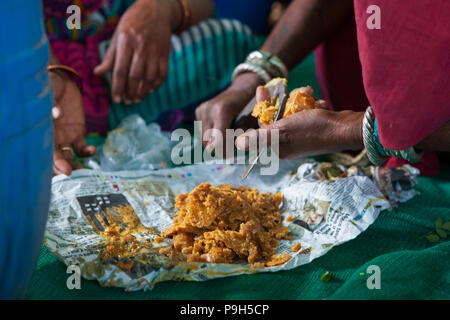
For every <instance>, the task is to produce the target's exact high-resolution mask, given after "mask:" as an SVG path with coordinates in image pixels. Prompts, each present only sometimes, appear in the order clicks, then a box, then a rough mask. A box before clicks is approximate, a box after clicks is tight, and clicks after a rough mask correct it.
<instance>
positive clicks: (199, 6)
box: [162, 0, 214, 30]
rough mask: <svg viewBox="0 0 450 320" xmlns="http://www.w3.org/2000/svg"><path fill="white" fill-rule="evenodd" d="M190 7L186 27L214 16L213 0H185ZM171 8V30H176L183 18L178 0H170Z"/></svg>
mask: <svg viewBox="0 0 450 320" xmlns="http://www.w3.org/2000/svg"><path fill="white" fill-rule="evenodd" d="M162 1H168V0H162ZM187 4H188V6H189V8H190V12H191V17H190V20H189V24H188V25H187V26H186V27H191V26H193V25H196V24H197V23H199V22H201V21H203V20H206V19H208V18H212V17H213V16H214V1H213V0H187ZM171 8H172V27H173V29H172V30H176V28H178V27H179V26H180V24H181V23H182V20H183V15H184V12H183V10H182V7H181V6H180V3H179V1H177V0H171Z"/></svg>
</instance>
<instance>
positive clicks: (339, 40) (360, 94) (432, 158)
mask: <svg viewBox="0 0 450 320" xmlns="http://www.w3.org/2000/svg"><path fill="white" fill-rule="evenodd" d="M370 4H373V3H372V2H370ZM367 6H368V5H367ZM367 6H366V7H365V10H366V9H367ZM364 12H365V11H364ZM368 16H369V15H368V14H366V17H368ZM381 19H383V10H382V9H381ZM360 21H362V20H360ZM363 22H364V27H365V23H366V20H364V21H363ZM381 27H382V28H383V20H382V21H381ZM377 31H380V30H377ZM370 50H373V51H374V50H375V48H371V49H370ZM315 56H316V75H317V79H318V82H319V85H320V90H321V95H322V98H324V99H326V100H327V101H328V102H329V103H330V104H331V106H332V108H333V109H334V110H336V111H340V110H353V111H364V110H365V109H366V107H367V106H368V105H372V106H374V104H373V102H372V104H371V103H369V100H368V99H367V96H366V93H365V89H364V83H363V77H362V74H363V71H362V70H363V68H362V66H361V62H360V60H359V52H358V41H357V36H356V23H355V19H354V18H353V17H352V18H351V19H349V21H348V22H346V23H345V24H344V25H343V26H342V27H341V28H339V29H338V30H336V32H335V33H334V34H333V36H332V37H331V38H330V39H329V40H327V42H325V43H322V44H321V45H320V46H319V47H317V49H316V50H315ZM447 60H448V57H447ZM365 67H366V66H365V65H364V68H365ZM446 70H449V68H448V67H447V69H446ZM405 72H406V71H405ZM366 73H367V72H366ZM406 73H407V72H406ZM447 73H448V72H447ZM407 74H408V73H407ZM444 79H445V77H444ZM447 79H448V76H447ZM391 80H392V79H391ZM377 81H378V80H377ZM441 81H443V80H441ZM384 82H385V80H383V81H381V83H380V86H381V85H383V84H384ZM442 83H443V85H444V86H445V85H446V84H447V83H448V80H445V81H443V82H442ZM415 85H416V90H417V88H419V89H420V88H422V87H423V86H422V85H419V86H418V87H417V84H415ZM407 87H408V86H407ZM377 88H380V87H377ZM412 89H414V88H412ZM381 90H385V91H386V89H382V88H381ZM441 90H442V92H441V93H440V94H441V95H442V96H445V93H446V92H447V91H445V88H444V89H441ZM385 91H384V92H385ZM412 91H414V90H412ZM418 92H420V91H418ZM372 93H373V92H372ZM379 94H380V95H381V96H383V91H382V92H380V93H379ZM392 94H395V92H394V93H392ZM447 95H448V93H447ZM402 97H403V96H402ZM394 98H395V97H392V99H394ZM447 101H448V99H447ZM449 105H450V104H449V103H448V102H447V108H448V106H449ZM444 106H445V104H444ZM400 107H401V105H398V108H400ZM374 108H376V106H374ZM430 108H431V107H430ZM411 110H413V108H412V107H409V108H408V109H407V111H405V114H407V116H408V118H409V117H412V118H414V117H415V116H414V114H412V113H411ZM377 117H378V119H380V114H379V112H377ZM448 118H449V117H448V116H447V117H446V118H445V119H448ZM406 120H407V119H406ZM443 122H445V120H443ZM422 125H423V124H422ZM433 130H434V129H432V130H431V131H433ZM399 132H400V131H398V132H396V130H394V132H393V133H391V135H392V136H390V137H389V138H388V139H391V138H392V139H393V141H395V140H396V139H397V138H398V136H399ZM404 132H405V131H404ZM405 133H406V134H408V133H407V132H405ZM383 145H385V144H384V143H383ZM405 163H407V162H406V161H405V160H403V159H399V158H390V159H389V160H388V161H387V162H386V164H385V166H387V167H399V166H402V165H403V164H405ZM412 165H413V166H414V167H416V168H418V169H419V170H420V172H421V174H422V175H426V176H433V175H437V174H438V173H439V159H438V157H437V154H436V153H435V152H432V151H428V152H425V154H424V156H423V158H422V161H420V162H419V163H417V164H412Z"/></svg>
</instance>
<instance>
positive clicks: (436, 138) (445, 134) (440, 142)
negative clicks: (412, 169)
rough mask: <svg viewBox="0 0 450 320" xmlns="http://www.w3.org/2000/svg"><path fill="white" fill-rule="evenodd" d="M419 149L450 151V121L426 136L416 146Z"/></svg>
mask: <svg viewBox="0 0 450 320" xmlns="http://www.w3.org/2000/svg"><path fill="white" fill-rule="evenodd" d="M415 148H416V149H419V150H433V151H442V152H450V121H447V122H446V123H445V124H444V125H443V126H442V127H440V128H439V129H437V130H436V131H434V132H432V133H431V134H430V135H429V136H427V137H425V138H424V139H423V140H422V141H421V142H419V143H418V144H417V145H416V146H415Z"/></svg>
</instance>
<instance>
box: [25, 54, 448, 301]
mask: <svg viewBox="0 0 450 320" xmlns="http://www.w3.org/2000/svg"><path fill="white" fill-rule="evenodd" d="M307 79H309V81H308V80H307ZM303 85H312V86H313V87H314V88H315V89H316V90H318V86H317V82H316V81H315V76H314V59H313V57H312V56H310V57H308V58H307V59H306V60H305V61H304V62H303V63H302V64H301V65H300V66H299V67H297V68H296V69H295V70H294V72H293V73H292V74H291V79H290V87H291V88H293V87H297V86H303ZM318 93H319V92H318V91H316V95H317V96H318V95H319V94H318ZM94 140H95V139H94ZM91 142H92V143H95V144H97V145H98V144H99V143H100V142H101V141H100V140H98V139H97V140H96V141H91ZM416 189H417V190H419V191H420V192H421V194H420V195H419V196H416V197H415V198H414V199H412V200H410V201H409V202H407V203H404V204H402V205H401V206H400V207H399V208H398V210H396V211H384V212H382V213H381V214H380V216H379V218H378V219H377V220H376V221H375V223H374V224H373V225H371V226H370V227H369V228H368V229H367V230H366V231H365V232H364V233H363V234H361V235H360V236H359V237H357V238H356V239H354V240H352V241H349V242H347V243H345V244H343V245H341V246H338V247H335V248H333V249H332V250H331V251H330V252H328V253H327V254H326V255H324V256H322V257H320V258H318V259H316V260H314V261H313V262H312V263H309V264H307V265H304V266H300V267H298V268H296V269H293V270H290V271H282V272H277V273H262V274H254V275H242V276H237V277H229V278H222V279H217V280H211V281H206V282H173V281H172V282H163V283H159V284H157V285H156V286H155V288H154V289H153V291H148V292H134V293H127V292H125V291H124V290H123V289H120V288H102V287H100V286H99V284H98V283H97V282H96V281H88V280H82V281H81V289H80V290H76V289H75V290H69V289H67V287H66V280H67V277H68V276H69V274H67V273H66V267H65V265H64V264H63V263H62V262H60V261H59V260H58V259H57V258H56V257H54V256H53V255H52V254H51V253H50V252H49V251H48V250H47V249H46V248H45V247H42V249H41V253H40V256H39V260H38V263H37V267H36V270H35V273H34V275H33V278H32V281H31V285H30V288H29V290H28V293H27V296H26V297H27V299H449V298H450V272H449V262H450V243H449V241H448V240H447V239H444V240H441V241H440V242H438V243H431V242H429V241H428V240H427V239H426V238H425V237H424V235H425V234H426V233H427V232H429V231H431V230H432V229H433V228H434V220H435V219H437V218H442V219H443V220H444V221H448V220H450V166H449V165H446V166H443V167H442V168H441V174H440V175H439V177H437V178H423V177H420V178H419V184H418V185H417V187H416ZM370 265H377V266H379V268H380V271H381V272H380V275H381V277H380V283H381V289H379V290H378V289H372V290H369V289H368V288H367V285H366V282H367V279H368V278H369V277H370V274H368V273H367V267H368V266H370ZM326 271H329V272H330V273H331V274H332V279H331V280H330V281H328V282H322V281H321V280H320V278H321V276H322V275H323V274H324V273H325V272H326Z"/></svg>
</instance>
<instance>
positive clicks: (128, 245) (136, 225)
mask: <svg viewBox="0 0 450 320" xmlns="http://www.w3.org/2000/svg"><path fill="white" fill-rule="evenodd" d="M103 214H104V215H105V217H106V218H107V220H108V221H109V226H107V227H105V228H104V231H102V232H99V234H100V235H102V236H103V237H104V238H105V248H104V249H103V250H102V251H101V252H100V257H101V258H102V259H109V258H129V257H132V256H134V255H135V254H136V253H137V252H138V251H139V250H141V249H142V248H144V247H151V243H145V242H139V241H137V240H136V237H135V236H133V234H132V233H135V232H149V231H150V230H149V229H148V228H146V227H145V226H144V225H142V223H141V221H140V220H139V218H138V217H137V216H136V214H135V213H134V210H133V208H132V207H131V206H130V205H125V206H117V207H114V208H108V209H106V210H105V212H103ZM119 262H120V261H119ZM118 266H119V267H120V268H122V269H125V270H127V269H128V267H129V268H131V266H132V265H131V266H130V264H128V265H126V264H125V263H123V262H121V263H120V264H118Z"/></svg>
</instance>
